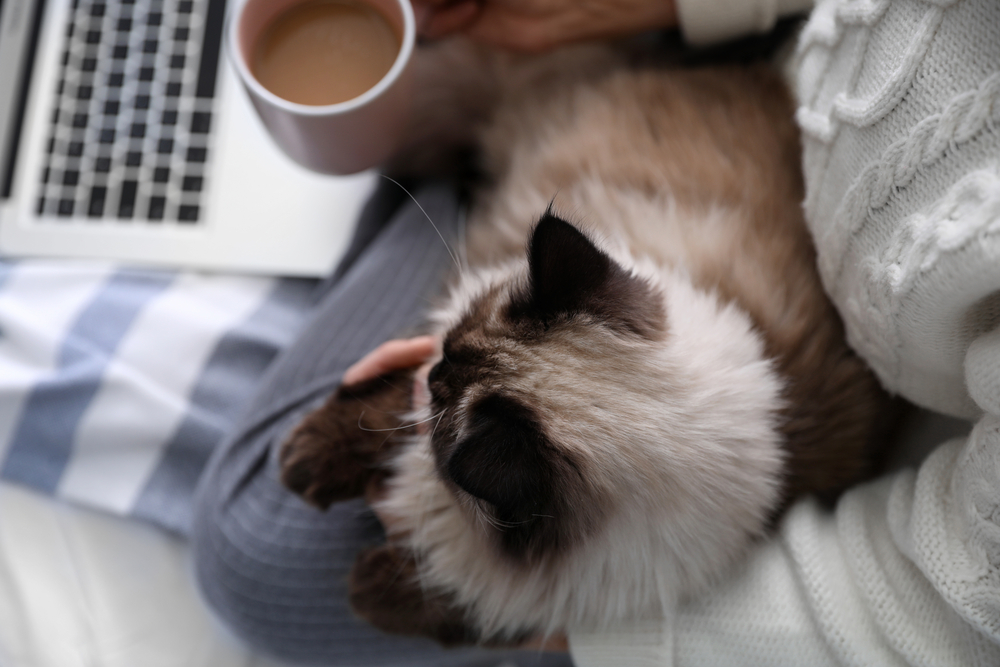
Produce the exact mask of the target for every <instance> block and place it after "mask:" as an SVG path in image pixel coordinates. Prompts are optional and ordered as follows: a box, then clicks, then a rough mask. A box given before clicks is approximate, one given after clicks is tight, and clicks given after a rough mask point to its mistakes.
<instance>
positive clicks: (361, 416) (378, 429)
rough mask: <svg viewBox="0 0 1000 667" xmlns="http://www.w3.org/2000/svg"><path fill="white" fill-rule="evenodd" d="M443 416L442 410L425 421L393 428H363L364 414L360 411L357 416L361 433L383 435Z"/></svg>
mask: <svg viewBox="0 0 1000 667" xmlns="http://www.w3.org/2000/svg"><path fill="white" fill-rule="evenodd" d="M443 414H444V410H442V411H441V412H439V413H437V414H436V415H431V416H430V417H428V418H427V419H421V420H420V421H418V422H413V423H412V424H401V425H400V426H395V427H393V428H365V427H364V426H362V425H361V420H362V419H363V418H364V416H365V413H364V412H363V411H362V413H361V414H360V415H358V428H359V429H361V430H362V431H367V432H369V433H385V432H388V431H403V430H405V429H408V428H412V427H413V426H417V425H419V424H424V423H426V422H429V421H430V420H432V419H438V418H439V417H441V415H443Z"/></svg>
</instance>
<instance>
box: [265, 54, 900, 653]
mask: <svg viewBox="0 0 1000 667" xmlns="http://www.w3.org/2000/svg"><path fill="white" fill-rule="evenodd" d="M480 57H481V61H480V63H479V66H478V69H476V68H472V70H473V72H478V74H473V75H470V76H469V77H468V81H471V82H472V84H470V85H471V87H472V88H476V87H477V86H478V90H479V92H478V93H477V94H474V95H468V94H467V93H466V97H465V98H464V102H463V101H462V100H458V101H455V102H454V103H453V104H450V105H449V106H448V111H449V112H450V113H451V115H452V117H453V118H451V119H449V120H448V121H447V122H441V123H439V125H437V126H434V125H433V123H428V124H427V125H426V126H424V134H425V135H426V136H424V137H422V138H420V139H419V140H416V145H423V146H424V147H425V148H426V147H427V146H429V145H430V143H429V142H430V140H432V139H433V138H434V136H435V133H436V132H437V133H439V136H442V135H444V134H447V133H448V132H451V133H452V135H453V136H450V137H448V138H447V139H443V138H442V139H441V141H440V142H439V144H438V145H439V146H441V145H443V146H454V145H458V144H461V143H462V141H461V140H459V139H456V137H459V138H460V139H461V138H464V139H470V138H475V141H476V142H477V145H478V148H479V149H480V151H481V153H480V155H481V162H480V164H481V169H482V172H483V176H484V179H483V181H482V183H483V184H482V185H481V186H480V187H479V188H478V189H477V190H476V191H475V193H474V196H473V204H472V208H471V210H470V213H469V222H468V234H467V241H466V255H467V266H465V267H463V268H462V270H461V271H459V272H458V274H457V275H456V276H455V281H454V285H453V287H452V288H451V290H450V292H449V294H448V295H447V297H446V299H445V301H444V303H443V305H442V306H441V307H440V308H439V309H437V310H436V311H434V312H433V313H430V314H429V316H428V322H429V330H430V331H431V332H432V333H434V334H435V335H436V336H437V337H438V338H439V339H440V340H441V341H442V343H441V351H440V353H439V355H438V356H437V358H435V359H434V360H432V362H431V364H432V367H431V368H430V370H429V372H427V373H426V377H424V376H422V375H418V374H417V373H416V369H408V370H403V371H397V372H394V373H391V374H388V375H386V376H384V377H381V378H377V379H375V380H370V381H368V382H364V383H360V384H358V385H356V386H351V387H342V388H341V389H340V390H339V391H338V392H337V393H336V394H334V395H333V396H332V397H331V398H330V399H329V400H328V401H327V402H326V404H325V405H323V406H322V407H320V408H319V409H317V410H316V411H315V412H313V413H312V414H311V415H309V416H308V417H306V418H305V420H304V421H303V422H302V423H301V424H300V426H299V427H298V428H297V429H296V430H295V432H294V433H293V434H292V435H291V436H290V438H289V440H288V441H287V442H286V443H285V445H284V447H283V450H282V452H281V461H282V465H283V471H284V476H283V480H284V482H285V484H286V485H287V486H289V487H290V488H291V489H293V490H295V491H296V492H298V493H300V494H302V495H303V497H305V498H306V499H307V500H309V501H310V502H312V503H314V504H316V505H318V506H320V507H326V506H328V505H329V504H330V503H332V502H334V501H337V500H341V499H345V498H349V497H354V496H357V495H361V494H362V493H364V492H365V490H366V488H367V489H372V488H375V487H382V486H384V487H385V493H384V496H382V497H381V499H380V500H378V503H379V508H380V511H381V512H382V513H384V514H386V515H389V516H392V517H393V518H394V522H393V524H392V531H391V532H390V535H389V541H388V543H387V544H386V545H384V546H381V547H377V548H375V549H372V550H369V551H367V552H365V553H362V554H361V555H360V556H359V557H358V560H357V562H356V564H355V567H354V570H353V572H352V580H351V604H352V606H353V608H354V609H355V611H356V612H357V613H358V614H359V615H360V616H361V617H363V618H365V619H366V620H368V621H370V622H371V623H373V624H375V625H376V626H378V627H380V628H382V629H384V630H387V631H390V632H398V633H403V634H415V635H424V636H429V637H432V638H434V639H436V640H438V641H439V642H441V643H443V644H445V645H454V644H462V643H479V644H483V645H494V646H498V645H512V644H517V643H519V642H521V641H522V640H524V639H525V638H526V637H529V636H533V635H546V634H552V633H556V632H567V631H574V630H582V629H585V630H600V629H604V628H608V627H610V626H612V625H614V624H616V623H620V622H623V621H627V620H630V619H639V618H645V617H662V616H663V615H665V614H669V613H670V609H671V608H672V607H673V605H675V604H677V603H678V601H680V600H683V599H687V598H690V597H692V596H695V595H697V594H698V593H699V592H701V591H704V590H705V589H706V587H708V586H709V585H711V584H712V583H713V582H716V581H718V580H719V579H720V577H722V576H724V575H725V573H726V572H728V571H730V570H731V569H732V568H733V567H734V566H735V565H736V564H737V563H738V562H739V560H740V559H741V557H742V556H744V555H745V554H746V553H747V552H748V550H749V549H750V548H751V547H752V545H753V544H754V543H755V542H756V541H758V540H759V539H760V538H761V537H762V536H763V535H765V534H766V533H767V531H768V530H769V529H770V528H771V527H773V525H774V523H775V521H776V520H777V518H778V517H779V516H780V514H781V512H782V510H783V509H784V508H785V507H786V506H787V505H788V503H789V502H790V501H791V500H793V499H795V498H798V497H800V496H802V495H805V494H816V495H818V496H820V497H821V498H826V499H832V498H834V497H835V496H836V494H837V493H838V492H840V491H841V490H842V489H844V488H845V487H846V486H848V485H850V484H852V483H855V482H856V481H858V480H860V479H864V478H866V477H868V476H870V475H871V474H872V473H873V471H874V469H875V466H876V462H877V458H878V450H879V447H878V443H879V442H880V440H881V439H882V436H883V435H884V432H885V429H884V421H885V416H886V415H887V414H888V413H889V412H890V410H889V403H888V401H889V399H888V397H887V396H886V394H885V393H884V392H883V391H882V389H881V388H880V386H879V384H878V382H877V380H876V379H875V378H874V376H873V375H872V373H871V372H870V371H869V370H868V369H867V368H866V367H865V365H864V364H863V362H862V361H861V360H860V359H859V358H858V357H857V356H856V355H855V354H854V353H853V352H852V351H851V349H850V348H849V347H848V346H847V344H846V343H845V341H844V333H843V329H842V325H841V322H840V320H839V319H838V316H837V313H836V312H835V311H834V309H833V307H832V306H831V304H830V302H829V301H828V299H827V297H826V296H825V294H824V292H823V289H822V285H821V284H820V280H819V277H818V274H817V272H816V269H815V266H814V251H813V248H812V245H811V242H810V238H809V235H808V231H807V229H806V226H805V224H804V220H803V213H802V208H801V205H800V202H801V201H802V198H803V182H802V176H801V173H800V166H799V164H800V149H799V139H798V132H797V130H796V127H795V125H794V122H793V107H792V101H791V98H790V96H789V93H788V91H787V89H786V87H785V85H784V84H783V82H782V80H781V77H780V76H779V75H778V74H777V73H776V72H774V71H772V69H770V68H769V67H767V66H763V65H758V66H748V67H740V66H730V67H714V68H696V69H681V68H671V67H654V66H645V65H643V66H639V65H633V64H630V63H629V62H627V61H626V60H625V59H622V58H620V57H617V56H614V55H608V54H607V53H604V54H601V53H598V55H594V54H593V53H592V52H586V53H584V52H570V53H569V54H568V55H567V54H561V55H560V56H556V57H552V58H549V59H547V60H545V61H544V64H543V65H524V64H523V63H522V62H521V61H519V60H510V59H508V60H503V59H502V58H501V57H499V56H498V57H496V58H495V59H493V60H491V59H490V58H489V57H486V56H480ZM483 63H486V65H485V66H484V65H483ZM438 67H440V65H438ZM505 68H506V69H505ZM484 71H488V72H489V76H480V74H481V73H482V72H484ZM498 82H500V83H498ZM455 87H456V88H461V86H459V85H458V84H455ZM427 94H428V95H430V93H427ZM463 104H465V106H462V105H463ZM438 109H439V112H438V113H439V116H445V117H447V116H448V113H446V112H442V111H440V107H438ZM458 117H462V118H465V119H466V120H468V119H469V118H476V119H478V120H479V121H481V122H480V123H479V124H478V125H476V124H475V123H466V125H467V127H465V128H464V129H460V130H455V129H454V128H455V127H458V126H459V125H460V123H453V122H452V121H453V120H454V118H458ZM469 126H474V127H469ZM427 128H430V129H427ZM428 150H429V149H428ZM418 152H419V151H418ZM426 162H427V164H431V163H433V162H434V160H432V159H428V160H426ZM425 166H426V165H425ZM414 378H416V381H417V382H418V387H420V388H421V389H422V390H423V391H425V392H426V393H427V394H428V395H429V402H428V404H427V405H423V406H420V405H417V406H414V405H413V403H412V396H413V392H412V390H411V387H412V383H413V382H414ZM421 422H423V423H426V427H425V428H424V432H419V433H418V432H417V430H416V429H415V427H414V426H413V424H416V423H421ZM387 429H396V430H394V431H387ZM387 432H388V433H390V434H392V437H391V438H389V439H388V440H387V438H386V433H387Z"/></svg>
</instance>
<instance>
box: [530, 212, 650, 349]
mask: <svg viewBox="0 0 1000 667" xmlns="http://www.w3.org/2000/svg"><path fill="white" fill-rule="evenodd" d="M528 276H529V287H528V291H527V294H525V295H523V297H522V299H521V300H520V302H518V300H515V302H514V304H512V307H513V308H514V310H515V312H517V311H518V310H519V309H520V314H529V315H531V316H534V317H537V318H539V319H542V320H544V321H547V320H549V319H552V318H554V317H556V316H558V315H563V314H574V313H588V314H590V315H592V316H594V317H596V318H597V319H599V320H602V321H604V322H606V323H608V324H609V325H611V326H615V327H618V328H623V329H625V330H628V331H631V332H632V333H637V334H639V335H641V336H645V337H648V338H656V337H659V336H660V335H661V334H662V333H663V330H664V326H665V323H664V311H663V305H662V302H661V301H660V299H658V298H657V296H656V295H655V294H654V292H653V290H652V288H651V287H650V285H649V283H647V282H646V281H645V280H643V279H641V278H638V277H635V276H632V275H631V274H630V273H629V272H628V271H627V270H625V268H623V267H622V266H621V265H619V264H618V263H617V262H616V261H615V260H614V259H612V258H611V257H610V256H609V255H608V254H607V253H605V252H604V251H603V250H601V249H600V248H598V247H597V246H596V245H595V244H594V242H593V241H591V240H590V239H589V238H587V235H586V234H584V233H583V232H581V231H580V230H579V229H577V228H576V227H574V226H573V225H571V224H570V223H568V222H566V221H565V220H563V219H562V218H559V217H558V216H556V215H554V214H553V213H552V212H551V210H549V211H546V212H545V215H543V216H542V218H541V219H540V220H539V221H538V224H537V225H536V226H535V229H534V231H533V232H532V234H531V241H530V242H529V245H528Z"/></svg>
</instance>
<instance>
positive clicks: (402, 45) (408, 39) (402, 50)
mask: <svg viewBox="0 0 1000 667" xmlns="http://www.w3.org/2000/svg"><path fill="white" fill-rule="evenodd" d="M350 1H351V2H352V3H354V4H357V5H365V6H367V8H369V9H374V10H375V11H377V12H379V14H380V15H381V17H382V18H384V19H385V20H386V21H387V22H388V24H389V26H391V28H392V29H393V30H394V32H395V34H396V35H397V36H398V37H399V52H398V53H397V54H396V57H395V60H394V61H392V65H391V67H389V70H388V72H387V73H386V74H385V75H384V76H383V77H382V78H381V79H379V80H378V82H377V83H375V84H374V85H373V86H372V87H371V88H369V89H368V90H365V91H364V92H361V93H360V94H359V95H357V96H356V97H353V98H351V99H347V100H345V101H342V102H336V103H333V104H323V105H315V104H301V103H298V102H292V101H289V100H288V99H285V98H283V97H280V96H278V95H276V94H275V93H274V92H272V91H271V90H269V89H268V88H266V87H265V86H264V85H263V84H262V83H261V82H260V81H259V80H258V78H257V77H256V76H255V75H254V72H253V65H252V63H253V62H254V58H255V57H256V56H255V53H256V49H257V48H258V45H259V44H260V41H261V40H262V39H267V38H268V37H267V36H268V31H269V30H270V29H271V28H272V26H274V25H277V23H278V22H280V21H282V19H283V17H285V16H289V13H290V12H292V11H293V10H295V9H296V8H298V7H299V6H303V5H307V4H309V3H316V0H246V2H245V3H243V5H242V6H241V7H239V8H238V9H237V10H236V12H235V13H234V15H233V16H232V17H231V19H230V23H229V26H228V29H227V40H226V41H227V43H228V51H229V55H230V60H231V61H232V63H233V65H234V66H235V68H236V71H237V73H238V75H239V78H240V80H241V81H242V83H243V86H244V87H245V89H246V91H247V93H248V94H249V96H250V100H251V102H252V103H253V106H254V108H255V109H256V110H257V113H258V115H259V116H260V118H261V120H262V121H263V122H264V126H265V127H266V128H267V130H268V132H269V133H270V135H271V136H272V137H273V138H274V140H275V142H276V143H277V144H278V146H280V147H281V149H282V150H283V151H284V152H285V153H286V154H287V155H288V156H289V157H291V158H292V159H293V160H295V161H296V162H298V163H299V164H301V165H302V166H304V167H306V168H308V169H311V170H313V171H317V172H320V173H324V174H332V175H347V174H354V173H357V172H359V171H364V170H365V169H368V168H370V167H375V166H378V165H380V164H382V163H383V162H385V160H386V159H387V158H388V157H389V156H390V155H391V154H392V152H393V150H394V149H395V147H396V146H397V144H398V142H399V140H400V138H401V134H402V132H403V129H404V127H405V125H406V120H407V115H408V111H409V106H410V105H409V102H410V96H411V94H412V76H411V68H410V67H409V61H410V56H411V54H412V53H413V46H414V42H415V40H416V23H415V21H414V16H413V9H412V7H411V6H410V3H409V0H350Z"/></svg>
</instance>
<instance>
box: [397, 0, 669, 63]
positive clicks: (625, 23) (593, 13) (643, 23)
mask: <svg viewBox="0 0 1000 667" xmlns="http://www.w3.org/2000/svg"><path fill="white" fill-rule="evenodd" d="M674 2H675V0H413V4H414V8H415V9H416V10H417V11H418V14H420V15H421V18H422V24H421V33H422V34H423V35H424V36H425V37H428V38H430V39H437V38H440V37H444V36H446V35H449V34H451V33H454V32H460V31H461V32H465V33H467V34H468V35H469V37H471V38H472V39H474V40H476V41H480V42H483V43H486V44H489V45H491V46H496V47H499V48H504V49H509V50H513V51H524V52H539V51H546V50H548V49H551V48H553V47H556V46H559V45H562V44H568V43H571V42H578V41H582V40H585V39H592V38H596V37H621V36H624V35H630V34H636V33H640V32H644V31H648V30H655V29H659V28H670V27H674V26H676V25H677V8H676V6H675V4H674Z"/></svg>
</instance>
